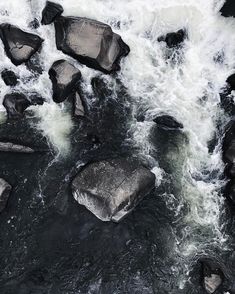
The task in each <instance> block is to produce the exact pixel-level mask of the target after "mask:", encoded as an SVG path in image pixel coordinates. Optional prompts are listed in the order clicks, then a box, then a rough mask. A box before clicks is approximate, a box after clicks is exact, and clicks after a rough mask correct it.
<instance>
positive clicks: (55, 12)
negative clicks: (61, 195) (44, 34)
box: [41, 1, 64, 25]
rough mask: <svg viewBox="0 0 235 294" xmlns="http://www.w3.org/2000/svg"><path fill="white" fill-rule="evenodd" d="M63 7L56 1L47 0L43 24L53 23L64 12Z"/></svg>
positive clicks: (43, 13)
mask: <svg viewBox="0 0 235 294" xmlns="http://www.w3.org/2000/svg"><path fill="white" fill-rule="evenodd" d="M63 11H64V9H63V7H62V6H61V5H60V4H58V3H54V2H50V1H47V2H46V6H45V8H44V9H43V11H42V21H41V23H42V24H43V25H48V24H51V23H52V22H53V21H54V20H55V19H56V18H57V17H58V16H60V15H61V14H62V13H63Z"/></svg>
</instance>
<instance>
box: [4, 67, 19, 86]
mask: <svg viewBox="0 0 235 294" xmlns="http://www.w3.org/2000/svg"><path fill="white" fill-rule="evenodd" d="M1 75H2V79H3V81H4V83H5V84H6V85H7V86H11V87H14V86H16V85H17V83H18V80H17V79H18V78H17V76H16V75H15V73H14V72H13V71H12V70H8V69H4V70H3V71H2V74H1Z"/></svg>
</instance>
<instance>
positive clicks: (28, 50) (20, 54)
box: [0, 23, 43, 65]
mask: <svg viewBox="0 0 235 294" xmlns="http://www.w3.org/2000/svg"><path fill="white" fill-rule="evenodd" d="M0 37H1V39H2V41H3V44H4V47H5V52H6V54H7V56H8V57H9V58H10V59H11V61H12V63H14V64H15V65H20V64H22V63H24V62H26V61H27V60H29V59H30V57H31V56H32V55H33V54H34V53H35V52H37V51H38V50H39V48H40V47H41V44H42V42H43V40H42V39H41V38H40V37H39V36H37V35H34V34H30V33H27V32H24V31H22V30H21V29H19V28H18V27H16V26H13V25H11V24H8V23H4V24H1V25H0Z"/></svg>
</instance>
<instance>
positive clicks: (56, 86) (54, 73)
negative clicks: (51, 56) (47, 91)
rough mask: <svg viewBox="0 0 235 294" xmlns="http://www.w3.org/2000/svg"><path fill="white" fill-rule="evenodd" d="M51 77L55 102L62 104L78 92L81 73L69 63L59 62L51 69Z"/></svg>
mask: <svg viewBox="0 0 235 294" xmlns="http://www.w3.org/2000/svg"><path fill="white" fill-rule="evenodd" d="M49 76H50V79H51V81H52V85H53V100H54V101H55V102H57V103H60V102H63V101H64V100H65V99H67V98H68V97H69V96H70V95H71V94H72V93H74V92H75V91H76V90H77V88H78V85H79V83H80V79H81V72H80V70H79V69H78V68H76V67H75V66H73V65H72V64H71V63H69V62H68V61H66V60H58V61H56V62H54V63H53V65H52V67H51V68H50V70H49Z"/></svg>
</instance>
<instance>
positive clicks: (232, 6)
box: [220, 0, 235, 17]
mask: <svg viewBox="0 0 235 294" xmlns="http://www.w3.org/2000/svg"><path fill="white" fill-rule="evenodd" d="M220 12H221V15H223V16H225V17H229V16H233V17H235V2H234V0H226V1H225V3H224V5H223V7H222V8H221V9H220Z"/></svg>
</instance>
